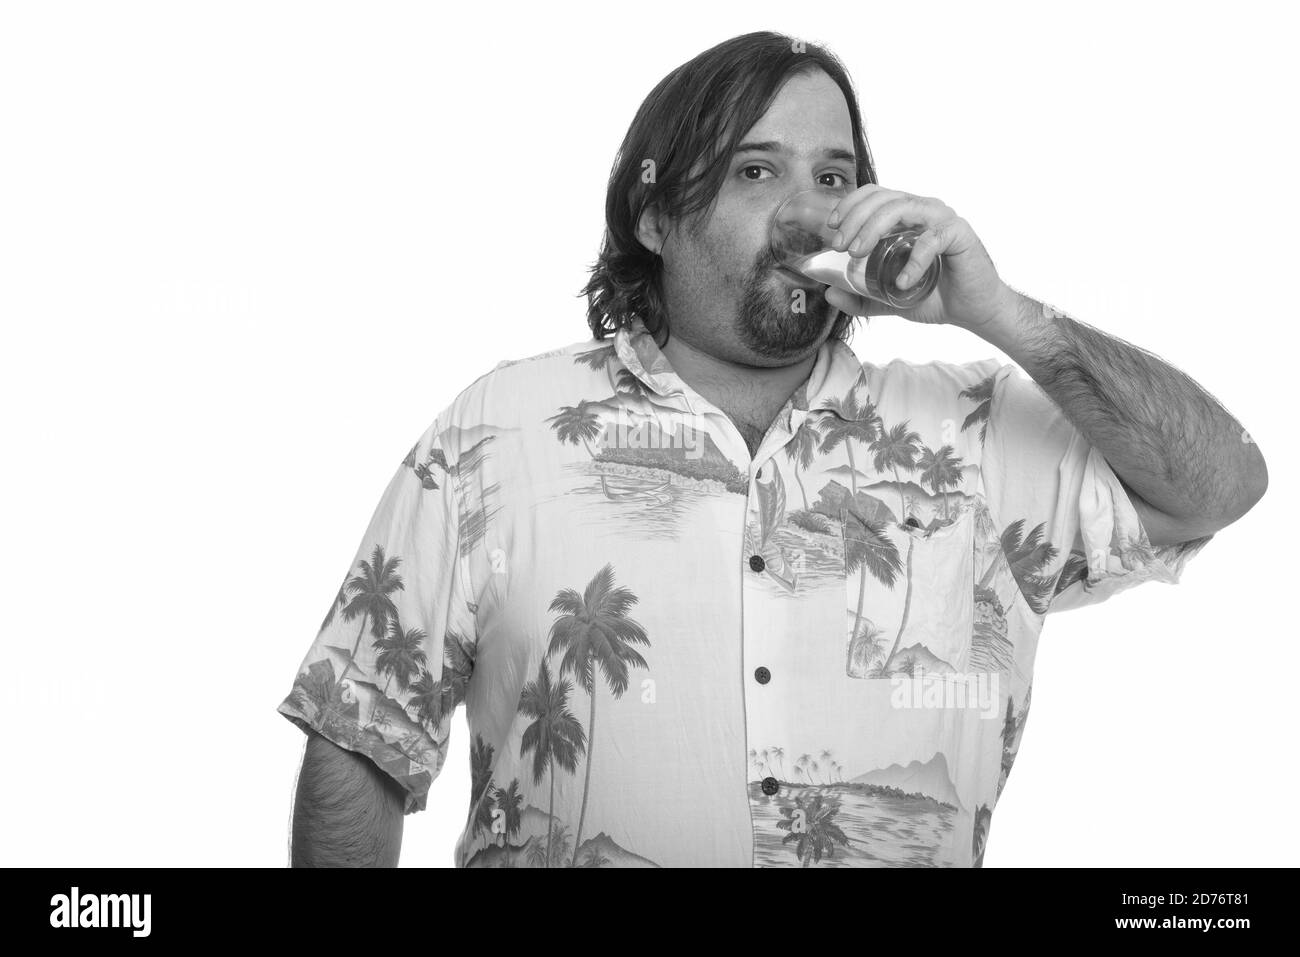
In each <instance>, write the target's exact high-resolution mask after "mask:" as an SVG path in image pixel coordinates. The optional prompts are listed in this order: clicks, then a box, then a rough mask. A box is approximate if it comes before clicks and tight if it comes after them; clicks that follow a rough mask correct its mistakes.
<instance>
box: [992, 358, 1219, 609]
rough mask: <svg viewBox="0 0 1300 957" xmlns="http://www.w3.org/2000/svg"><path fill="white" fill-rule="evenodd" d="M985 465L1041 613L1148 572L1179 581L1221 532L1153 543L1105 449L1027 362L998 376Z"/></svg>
mask: <svg viewBox="0 0 1300 957" xmlns="http://www.w3.org/2000/svg"><path fill="white" fill-rule="evenodd" d="M982 461H983V465H982V472H983V477H984V486H985V494H986V496H987V498H988V506H989V514H990V517H991V518H992V519H993V521H994V522H995V523H996V525H997V530H998V534H999V535H1000V536H1001V540H1002V551H1003V553H1004V554H1005V555H1006V558H1007V561H1008V563H1009V564H1010V566H1011V571H1012V575H1013V576H1014V577H1015V579H1016V582H1017V583H1018V584H1019V586H1020V591H1021V593H1022V594H1023V595H1024V597H1025V601H1026V603H1027V604H1028V606H1029V607H1030V608H1031V609H1032V610H1033V611H1034V612H1035V613H1037V614H1040V615H1043V614H1047V613H1048V612H1050V611H1064V610H1067V609H1070V608H1079V607H1082V606H1084V605H1093V604H1097V603H1098V602H1101V601H1104V600H1106V599H1107V598H1109V597H1110V596H1111V595H1115V594H1118V593H1119V592H1121V591H1124V590H1125V589H1127V588H1131V587H1133V586H1134V585H1139V584H1141V583H1142V582H1146V581H1162V582H1167V583H1169V584H1177V582H1178V580H1179V578H1180V577H1181V576H1182V572H1183V568H1184V567H1185V566H1186V564H1187V562H1188V561H1189V560H1190V559H1191V558H1192V556H1194V555H1196V554H1197V553H1198V552H1199V551H1200V550H1201V549H1202V548H1203V547H1204V546H1205V545H1206V543H1208V542H1209V541H1210V539H1211V538H1213V537H1214V536H1213V535H1206V536H1204V537H1202V538H1197V539H1193V540H1190V541H1186V542H1180V543H1178V544H1175V545H1166V546H1161V547H1155V546H1153V545H1151V543H1150V541H1149V539H1148V537H1147V533H1146V530H1145V529H1144V528H1143V527H1142V523H1141V520H1140V517H1139V515H1138V513H1137V510H1136V509H1135V508H1134V507H1133V502H1132V500H1131V499H1130V498H1129V496H1128V492H1127V491H1126V490H1125V488H1124V486H1123V485H1122V484H1121V483H1120V481H1119V478H1118V477H1117V476H1116V475H1115V473H1114V472H1113V471H1112V470H1111V468H1110V466H1109V464H1107V462H1106V460H1105V458H1104V457H1103V456H1102V454H1101V452H1100V451H1098V450H1097V449H1096V448H1094V447H1093V446H1092V445H1091V444H1090V443H1089V441H1088V440H1087V438H1086V437H1085V436H1084V434H1083V433H1082V432H1081V431H1080V430H1079V429H1078V428H1077V427H1076V426H1075V425H1074V423H1072V422H1071V421H1070V420H1069V419H1068V418H1067V417H1066V415H1065V413H1064V412H1063V411H1061V409H1060V407H1059V406H1058V405H1057V404H1056V403H1055V402H1054V401H1053V400H1052V399H1051V397H1050V396H1048V395H1047V393H1046V392H1045V391H1044V390H1043V388H1042V387H1041V386H1040V385H1038V383H1036V382H1035V381H1034V380H1033V379H1031V378H1030V377H1029V376H1027V375H1025V373H1024V372H1023V371H1022V370H1021V369H1020V367H1019V366H1017V365H1015V364H1013V363H1007V364H1005V365H1003V366H1002V367H1001V368H999V369H998V370H997V373H996V374H995V376H994V385H993V394H992V400H991V404H990V409H989V416H988V423H987V429H986V434H985V440H984V450H983V459H982Z"/></svg>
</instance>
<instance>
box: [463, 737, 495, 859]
mask: <svg viewBox="0 0 1300 957" xmlns="http://www.w3.org/2000/svg"><path fill="white" fill-rule="evenodd" d="M495 753H496V749H495V748H493V747H492V745H490V744H488V743H487V742H486V741H484V740H483V736H482V735H479V734H476V735H474V744H473V746H472V747H471V748H470V752H469V792H470V813H471V814H473V815H474V832H473V833H474V834H475V836H477V835H478V832H479V830H480V829H482V828H485V827H486V828H488V829H489V831H490V830H491V827H492V809H491V808H490V807H489V806H488V803H487V801H485V800H483V797H484V796H485V795H486V794H487V793H488V786H489V785H490V784H491V783H492V757H493V755H494V754H495Z"/></svg>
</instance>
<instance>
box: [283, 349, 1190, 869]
mask: <svg viewBox="0 0 1300 957" xmlns="http://www.w3.org/2000/svg"><path fill="white" fill-rule="evenodd" d="M1210 537H1212V536H1206V537H1205V538H1201V539H1196V540H1194V541H1190V542H1184V543H1182V544H1179V545H1174V546H1168V547H1160V548H1157V547H1153V546H1152V545H1151V544H1150V543H1149V541H1148V540H1147V537H1146V534H1145V532H1144V530H1143V528H1142V525H1141V523H1140V521H1139V519H1138V515H1137V513H1136V512H1135V511H1134V508H1133V505H1132V503H1131V502H1130V500H1129V499H1128V497H1127V496H1126V493H1125V491H1124V488H1123V487H1122V486H1121V485H1120V483H1119V480H1118V479H1117V478H1116V476H1115V474H1114V473H1113V472H1112V471H1111V469H1110V468H1109V467H1108V465H1107V463H1106V461H1105V460H1104V459H1103V458H1102V456H1101V455H1100V454H1099V453H1098V451H1097V450H1096V449H1094V448H1092V447H1091V446H1090V444H1089V443H1088V441H1087V440H1086V439H1085V437H1084V436H1083V434H1082V433H1081V432H1080V431H1079V430H1078V429H1076V428H1075V427H1074V426H1073V425H1072V424H1071V423H1070V421H1069V420H1068V419H1067V418H1066V417H1065V415H1064V414H1063V413H1062V412H1061V411H1060V409H1059V408H1058V407H1057V406H1056V405H1055V404H1054V403H1053V402H1052V401H1051V400H1050V399H1049V398H1048V396H1047V395H1046V394H1045V393H1044V392H1043V391H1042V390H1041V389H1040V388H1039V387H1038V385H1037V384H1036V383H1034V382H1033V380H1031V379H1030V378H1028V377H1027V376H1026V375H1025V374H1024V373H1023V372H1022V371H1021V370H1020V369H1019V368H1018V367H1017V366H1015V365H1014V364H1012V363H1001V362H1000V361H999V360H996V359H991V358H990V359H985V360H982V361H976V362H968V363H963V364H956V363H949V362H941V361H935V362H927V363H921V364H918V363H913V362H908V361H904V360H899V359H896V360H893V361H891V362H889V363H887V364H885V365H880V366H877V365H873V364H871V363H866V362H862V361H861V360H860V359H858V357H857V356H856V355H855V354H854V352H853V351H852V350H851V349H850V348H849V347H848V346H847V345H846V344H844V343H842V342H839V341H828V342H826V343H824V344H823V345H822V347H821V349H820V351H819V352H818V354H817V357H816V361H815V364H814V366H813V368H812V371H811V373H810V375H809V378H808V380H807V381H806V382H805V383H804V384H803V385H802V386H800V388H799V389H797V390H796V391H795V393H794V394H793V395H792V396H791V397H790V399H789V401H787V402H786V404H785V406H784V408H782V409H781V411H780V412H779V413H778V415H777V416H776V419H775V420H774V421H773V423H772V425H771V427H770V428H769V430H768V431H767V433H766V435H765V436H764V438H763V440H762V443H761V445H760V447H759V449H758V453H757V455H755V456H753V457H752V459H751V457H750V454H749V451H748V449H747V447H746V445H745V442H744V440H743V439H742V437H741V435H740V433H739V431H738V430H737V429H736V428H735V426H734V425H733V423H732V422H731V421H730V420H729V419H728V417H727V416H726V415H725V414H724V413H723V412H721V411H720V410H719V409H718V408H717V407H715V406H714V405H712V404H711V403H710V402H709V401H707V400H706V399H704V398H703V397H702V396H701V395H699V394H698V393H697V392H695V391H694V390H693V389H692V388H691V387H690V386H689V385H687V384H686V383H685V382H684V381H683V380H682V379H681V378H679V377H678V376H677V375H676V374H675V373H674V372H673V370H672V368H671V366H670V365H669V363H668V361H667V359H666V357H665V356H664V355H663V354H662V353H661V352H660V350H659V348H658V347H657V346H656V345H655V343H654V341H653V339H652V337H651V336H650V335H649V334H648V333H647V332H646V330H645V327H644V326H643V325H641V324H640V323H634V324H633V325H632V326H631V327H628V328H624V329H621V330H619V331H618V332H617V333H616V334H615V335H614V336H613V337H612V338H611V339H606V340H596V339H589V340H586V341H583V342H578V343H574V344H573V345H570V346H567V347H565V348H561V349H556V350H554V351H551V352H547V353H543V354H541V355H536V356H533V357H531V358H527V359H521V360H514V361H503V362H501V363H499V364H498V365H497V366H496V367H495V368H493V369H492V370H490V371H489V372H487V373H486V374H484V375H482V376H480V377H479V378H478V379H477V380H476V381H475V382H473V383H472V384H471V385H469V386H468V387H467V388H465V389H464V390H463V391H462V392H461V393H460V394H459V395H458V396H457V397H456V398H455V399H454V400H453V401H452V402H451V404H450V405H449V406H448V407H447V408H445V409H444V410H443V411H442V412H440V413H439V414H438V415H437V416H436V418H435V419H434V421H433V422H432V423H430V424H429V425H428V427H427V428H425V430H424V432H423V433H422V434H421V435H420V436H419V437H418V439H417V440H416V441H415V444H414V445H413V446H412V447H411V448H410V450H409V452H408V453H407V454H406V456H405V457H404V458H403V459H402V460H401V462H400V463H399V464H398V465H397V467H396V470H395V473H394V474H393V476H392V480H391V481H390V482H389V484H388V486H387V488H386V489H385V490H384V492H383V494H382V497H381V499H380V501H379V503H378V506H377V508H376V509H375V511H374V514H373V517H372V518H371V520H370V523H369V526H368V527H367V528H366V530H365V534H364V536H363V537H362V540H361V542H360V545H359V547H358V549H357V551H356V555H355V557H354V559H353V561H352V563H351V564H350V565H349V566H348V568H347V571H346V574H345V575H344V577H343V581H342V584H341V586H340V587H339V590H338V594H337V596H336V597H335V598H334V600H333V602H332V603H331V604H330V607H329V611H328V614H326V616H325V619H324V621H323V622H322V624H321V626H320V629H319V631H318V633H317V635H316V637H315V640H314V641H313V642H312V643H311V645H310V647H309V648H308V649H307V653H306V656H305V657H304V658H303V659H302V663H301V666H300V668H299V670H298V673H297V676H296V678H295V679H294V682H293V686H292V690H291V691H290V693H289V694H288V696H287V697H286V698H285V699H284V700H283V702H281V703H280V704H279V706H278V708H277V710H278V711H279V713H280V714H282V715H284V716H285V717H286V718H288V719H289V720H291V721H292V722H293V723H294V724H296V725H298V726H299V727H300V728H302V729H304V730H306V729H311V730H314V731H317V732H319V733H320V734H322V735H324V736H325V737H326V738H328V739H329V740H331V741H333V742H334V743H336V744H338V745H339V746H341V747H343V748H347V749H349V750H352V751H355V752H358V753H360V754H363V755H365V756H366V757H367V758H369V759H370V760H372V761H373V762H374V763H375V764H376V765H378V767H379V768H381V769H382V770H383V771H384V772H385V773H386V774H388V775H390V776H391V777H392V778H393V779H394V780H395V781H396V782H398V784H400V786H401V788H402V789H403V790H404V794H405V808H404V810H405V812H406V813H412V812H416V811H420V810H423V809H424V807H425V799H426V797H427V794H428V790H429V787H430V786H431V785H432V783H433V781H434V779H435V778H436V777H437V776H438V773H439V771H440V769H441V767H442V764H443V759H444V756H445V754H446V748H447V742H448V735H449V729H450V725H451V719H452V717H453V714H454V712H455V709H456V708H457V707H458V706H460V705H462V704H463V705H464V706H465V708H466V709H467V717H468V726H469V730H470V735H471V737H472V741H471V760H472V785H471V791H472V793H471V794H470V795H469V808H468V814H467V815H466V819H465V824H464V829H463V831H462V833H461V836H460V840H459V842H458V844H457V851H456V864H457V866H461V867H681V866H740V867H749V866H763V867H779V866H785V867H798V866H805V867H806V866H821V867H828V866H830V867H876V866H899V865H905V866H917V865H922V866H956V867H970V866H976V867H978V866H981V864H982V859H983V851H984V846H985V841H986V840H987V837H988V833H989V823H990V818H991V815H992V812H993V808H994V807H995V806H996V804H997V800H998V797H999V795H1000V794H1001V792H1002V789H1003V786H1004V784H1005V783H1006V780H1007V774H1008V772H1009V771H1010V770H1011V765H1012V762H1013V761H1014V760H1015V756H1016V750H1017V747H1018V745H1019V742H1020V738H1021V734H1022V733H1023V731H1024V727H1025V721H1026V717H1027V714H1028V711H1029V702H1030V683H1031V678H1032V672H1033V665H1034V651H1035V648H1036V646H1037V643H1038V635H1039V632H1040V630H1041V629H1042V627H1043V623H1044V620H1045V617H1046V616H1047V615H1048V614H1050V613H1052V612H1054V611H1062V610H1065V609H1069V608H1077V607H1079V606H1082V605H1088V604H1094V603H1096V602H1099V601H1102V600H1104V599H1106V598H1108V597H1110V596H1111V595H1114V594H1115V593H1117V592H1119V591H1122V590H1124V589H1126V588H1129V587H1132V586H1134V585H1137V584H1139V583H1141V582H1145V581H1148V580H1157V581H1163V582H1169V583H1174V582H1177V581H1178V579H1179V576H1180V574H1181V572H1182V569H1183V566H1184V565H1185V564H1186V562H1187V561H1188V560H1189V559H1190V558H1191V556H1193V555H1194V554H1196V553H1197V552H1198V551H1199V550H1200V549H1201V547H1203V546H1204V545H1205V543H1206V542H1208V541H1209V538H1210Z"/></svg>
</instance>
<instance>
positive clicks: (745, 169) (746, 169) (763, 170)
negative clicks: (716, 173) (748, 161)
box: [740, 166, 772, 183]
mask: <svg viewBox="0 0 1300 957" xmlns="http://www.w3.org/2000/svg"><path fill="white" fill-rule="evenodd" d="M754 169H756V170H758V171H759V172H760V173H770V172H772V171H771V170H770V169H766V168H764V167H762V166H742V167H741V168H740V175H741V176H744V177H745V179H747V180H749V181H750V182H752V183H757V182H760V180H759V179H758V178H757V177H754V176H747V175H746V174H747V173H748V172H749V171H750V170H754Z"/></svg>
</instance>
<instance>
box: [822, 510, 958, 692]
mask: <svg viewBox="0 0 1300 957" xmlns="http://www.w3.org/2000/svg"><path fill="white" fill-rule="evenodd" d="M840 518H841V522H840V527H841V535H842V536H843V546H844V552H843V554H844V598H845V603H846V617H847V620H846V624H845V672H846V674H848V676H849V677H851V678H889V677H893V676H895V675H906V676H914V675H920V674H922V673H924V674H953V673H960V672H963V671H965V669H966V667H967V662H968V659H969V657H970V650H971V640H972V637H973V635H974V630H975V518H974V511H973V510H972V509H966V510H964V511H963V512H962V513H961V514H960V515H959V516H958V517H957V518H956V519H955V520H953V521H952V522H951V523H949V524H947V525H937V526H935V527H933V528H930V529H924V528H919V527H917V526H914V525H908V524H906V523H901V522H895V521H892V520H888V519H886V520H882V521H878V522H873V521H869V520H865V519H863V518H862V517H860V516H859V515H857V514H855V513H854V512H853V511H851V510H850V509H847V508H846V509H842V510H841V513H840Z"/></svg>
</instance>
